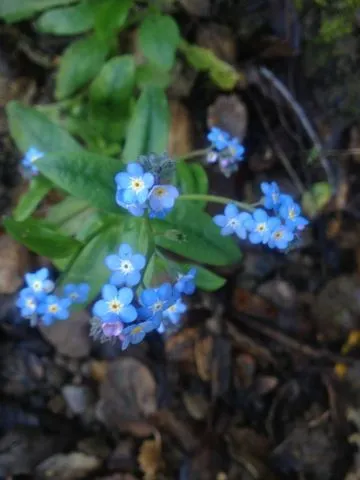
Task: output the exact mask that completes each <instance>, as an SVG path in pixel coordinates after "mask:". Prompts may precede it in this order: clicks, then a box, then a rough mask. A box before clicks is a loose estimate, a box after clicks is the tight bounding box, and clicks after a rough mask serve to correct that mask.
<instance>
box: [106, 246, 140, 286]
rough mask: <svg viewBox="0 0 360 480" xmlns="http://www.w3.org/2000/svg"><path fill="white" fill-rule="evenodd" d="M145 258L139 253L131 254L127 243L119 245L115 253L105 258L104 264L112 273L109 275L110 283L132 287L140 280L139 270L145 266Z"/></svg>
mask: <svg viewBox="0 0 360 480" xmlns="http://www.w3.org/2000/svg"><path fill="white" fill-rule="evenodd" d="M145 263H146V259H145V257H144V255H141V254H140V253H135V254H133V252H132V248H131V247H130V245H128V244H127V243H123V244H122V245H120V248H119V251H118V254H117V255H109V256H108V257H106V258H105V264H106V266H107V267H108V268H109V269H110V270H112V271H113V272H114V273H113V274H112V275H111V277H110V283H111V284H112V285H117V286H121V285H126V286H127V287H134V286H135V285H137V284H138V283H139V282H140V279H141V274H140V270H142V269H143V268H144V267H145Z"/></svg>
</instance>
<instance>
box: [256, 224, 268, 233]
mask: <svg viewBox="0 0 360 480" xmlns="http://www.w3.org/2000/svg"><path fill="white" fill-rule="evenodd" d="M266 230H267V227H266V223H258V224H257V226H256V231H257V232H259V233H264V232H266Z"/></svg>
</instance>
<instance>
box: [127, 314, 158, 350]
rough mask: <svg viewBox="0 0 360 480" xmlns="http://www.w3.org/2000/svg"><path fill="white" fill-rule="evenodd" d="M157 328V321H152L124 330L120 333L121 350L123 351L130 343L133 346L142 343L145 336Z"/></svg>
mask: <svg viewBox="0 0 360 480" xmlns="http://www.w3.org/2000/svg"><path fill="white" fill-rule="evenodd" d="M158 326H159V321H156V320H154V319H153V320H147V321H145V322H142V323H138V324H136V325H131V326H129V327H126V328H124V330H123V331H122V336H123V342H122V346H121V348H122V350H125V349H126V348H127V347H128V346H129V344H130V343H132V344H133V345H135V344H137V343H140V342H142V341H143V340H144V338H145V335H146V334H147V333H149V332H151V331H152V330H155V329H156V328H158Z"/></svg>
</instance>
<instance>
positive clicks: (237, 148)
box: [227, 137, 245, 161]
mask: <svg viewBox="0 0 360 480" xmlns="http://www.w3.org/2000/svg"><path fill="white" fill-rule="evenodd" d="M227 148H228V151H229V154H230V156H231V158H233V159H235V160H237V161H239V160H242V159H243V156H244V152H245V148H244V147H243V146H242V145H241V143H240V142H239V140H238V139H237V138H235V137H233V138H232V139H231V140H230V141H229V142H228V144H227Z"/></svg>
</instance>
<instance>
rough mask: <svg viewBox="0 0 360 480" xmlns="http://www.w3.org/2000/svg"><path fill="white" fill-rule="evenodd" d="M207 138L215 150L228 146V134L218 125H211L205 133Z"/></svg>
mask: <svg viewBox="0 0 360 480" xmlns="http://www.w3.org/2000/svg"><path fill="white" fill-rule="evenodd" d="M207 138H208V140H209V141H210V142H211V143H212V145H213V147H214V148H216V150H219V151H220V150H224V149H225V148H226V147H227V146H228V142H229V140H230V135H229V134H228V133H227V132H224V131H223V130H221V128H218V127H212V128H211V130H210V132H209V133H208V135H207Z"/></svg>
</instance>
